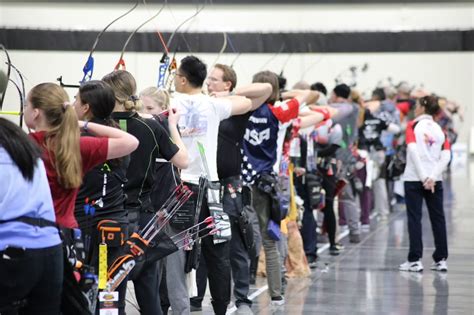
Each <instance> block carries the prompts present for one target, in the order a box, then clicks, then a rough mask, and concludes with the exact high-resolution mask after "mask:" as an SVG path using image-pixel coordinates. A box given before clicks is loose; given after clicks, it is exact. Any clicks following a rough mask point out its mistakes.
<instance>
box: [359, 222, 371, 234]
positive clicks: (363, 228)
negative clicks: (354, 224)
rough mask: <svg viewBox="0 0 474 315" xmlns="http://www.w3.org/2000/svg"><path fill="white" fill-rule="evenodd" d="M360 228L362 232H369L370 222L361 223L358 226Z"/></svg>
mask: <svg viewBox="0 0 474 315" xmlns="http://www.w3.org/2000/svg"><path fill="white" fill-rule="evenodd" d="M360 230H361V231H362V232H370V224H362V225H361V226H360Z"/></svg>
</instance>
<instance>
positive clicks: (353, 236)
mask: <svg viewBox="0 0 474 315" xmlns="http://www.w3.org/2000/svg"><path fill="white" fill-rule="evenodd" d="M349 242H351V243H355V244H357V243H360V235H359V234H349Z"/></svg>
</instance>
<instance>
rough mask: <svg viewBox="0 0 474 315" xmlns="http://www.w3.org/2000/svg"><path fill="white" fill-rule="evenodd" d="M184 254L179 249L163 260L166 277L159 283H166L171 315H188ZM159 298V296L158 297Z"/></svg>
mask: <svg viewBox="0 0 474 315" xmlns="http://www.w3.org/2000/svg"><path fill="white" fill-rule="evenodd" d="M185 261H186V253H185V252H184V250H182V249H180V250H178V251H177V252H175V253H173V254H171V255H169V256H167V257H166V258H164V259H163V262H162V263H163V264H165V265H166V268H165V269H166V275H165V278H163V279H161V281H165V282H166V288H167V293H168V300H169V304H170V305H171V309H172V312H171V313H172V314H173V315H184V314H189V312H190V309H189V295H188V287H187V284H186V274H185V273H184V264H185ZM160 296H161V295H160Z"/></svg>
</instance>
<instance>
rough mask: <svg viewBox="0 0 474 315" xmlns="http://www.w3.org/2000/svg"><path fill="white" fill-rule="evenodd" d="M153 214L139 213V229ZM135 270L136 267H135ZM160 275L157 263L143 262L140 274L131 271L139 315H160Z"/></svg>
mask: <svg viewBox="0 0 474 315" xmlns="http://www.w3.org/2000/svg"><path fill="white" fill-rule="evenodd" d="M153 215H154V214H153V213H150V212H141V213H140V222H139V227H140V228H142V227H144V226H145V225H146V224H147V223H148V222H149V221H150V219H151V218H152V217H153ZM136 268H137V267H136ZM159 276H160V273H159V270H158V261H153V262H148V261H145V262H144V265H143V267H142V268H141V270H140V272H138V273H135V274H134V270H132V274H131V277H132V278H133V285H134V287H135V296H136V298H137V302H138V306H139V307H140V314H143V315H161V314H162V312H161V303H160V295H159V294H158V292H159V291H158V290H159V283H160V279H159Z"/></svg>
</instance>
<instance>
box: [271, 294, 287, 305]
mask: <svg viewBox="0 0 474 315" xmlns="http://www.w3.org/2000/svg"><path fill="white" fill-rule="evenodd" d="M270 304H271V306H282V305H284V304H285V298H284V297H283V296H281V295H280V296H274V297H272V301H271V303H270Z"/></svg>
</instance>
